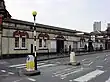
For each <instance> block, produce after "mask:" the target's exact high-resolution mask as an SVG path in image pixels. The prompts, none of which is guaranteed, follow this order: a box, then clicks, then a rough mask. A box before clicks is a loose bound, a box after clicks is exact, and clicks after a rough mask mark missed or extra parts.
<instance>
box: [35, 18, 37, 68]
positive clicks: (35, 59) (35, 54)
mask: <svg viewBox="0 0 110 82" xmlns="http://www.w3.org/2000/svg"><path fill="white" fill-rule="evenodd" d="M35 17H36V16H34V57H35V58H34V63H35V70H37V51H36V27H35V25H36V23H35V22H36V18H35Z"/></svg>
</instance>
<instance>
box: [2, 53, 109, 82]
mask: <svg viewBox="0 0 110 82" xmlns="http://www.w3.org/2000/svg"><path fill="white" fill-rule="evenodd" d="M76 60H77V61H78V62H80V63H81V65H80V66H72V65H68V63H69V57H64V58H56V59H51V60H44V61H38V70H40V71H41V75H37V76H25V75H23V74H22V72H21V71H22V70H23V69H25V67H26V66H25V61H26V58H14V59H3V60H0V82H110V52H109V51H103V53H102V52H98V53H91V54H88V55H82V56H76Z"/></svg>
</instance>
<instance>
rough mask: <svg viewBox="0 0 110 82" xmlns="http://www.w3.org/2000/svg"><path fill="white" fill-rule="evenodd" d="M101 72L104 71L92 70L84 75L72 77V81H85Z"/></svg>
mask: <svg viewBox="0 0 110 82" xmlns="http://www.w3.org/2000/svg"><path fill="white" fill-rule="evenodd" d="M102 73H104V71H101V70H98V69H97V70H95V71H92V72H90V73H88V74H86V75H84V76H81V77H79V78H76V79H74V81H77V82H87V81H89V80H91V79H93V78H95V77H96V76H99V75H101V74H102Z"/></svg>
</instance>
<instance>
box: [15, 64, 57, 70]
mask: <svg viewBox="0 0 110 82" xmlns="http://www.w3.org/2000/svg"><path fill="white" fill-rule="evenodd" d="M40 65H41V66H39V65H38V68H42V67H48V66H54V65H56V64H46V65H43V64H40ZM16 68H19V69H20V68H26V66H19V67H16Z"/></svg>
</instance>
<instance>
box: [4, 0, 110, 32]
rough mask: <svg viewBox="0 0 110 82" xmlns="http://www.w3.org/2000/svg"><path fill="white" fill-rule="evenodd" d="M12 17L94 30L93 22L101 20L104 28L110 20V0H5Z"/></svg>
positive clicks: (82, 29)
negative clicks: (34, 18) (34, 15)
mask: <svg viewBox="0 0 110 82" xmlns="http://www.w3.org/2000/svg"><path fill="white" fill-rule="evenodd" d="M5 3H6V8H7V10H8V11H9V12H10V14H11V15H12V18H15V19H20V20H25V21H31V22H32V21H33V17H32V11H33V10H36V11H37V12H38V15H37V17H36V19H37V20H36V22H37V23H41V24H46V25H52V26H58V27H63V28H68V29H73V30H80V31H85V32H91V31H93V22H94V21H101V22H102V30H105V29H106V27H107V23H109V22H110V11H109V10H110V5H109V3H110V0H5Z"/></svg>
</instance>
